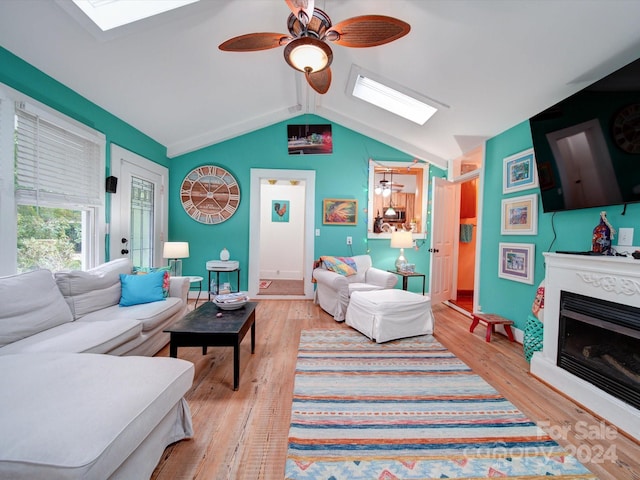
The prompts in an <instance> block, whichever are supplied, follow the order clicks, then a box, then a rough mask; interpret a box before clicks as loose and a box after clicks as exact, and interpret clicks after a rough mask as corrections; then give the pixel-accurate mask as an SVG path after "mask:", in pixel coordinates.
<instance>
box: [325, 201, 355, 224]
mask: <svg viewBox="0 0 640 480" xmlns="http://www.w3.org/2000/svg"><path fill="white" fill-rule="evenodd" d="M322 223H323V224H325V225H356V224H357V223H358V201H357V200H351V199H336V198H325V199H324V200H322Z"/></svg>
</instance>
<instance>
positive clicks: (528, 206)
mask: <svg viewBox="0 0 640 480" xmlns="http://www.w3.org/2000/svg"><path fill="white" fill-rule="evenodd" d="M501 217H502V221H501V224H500V233H501V234H502V235H536V234H537V233H538V194H537V193H532V194H531V195H523V196H521V197H511V198H505V199H503V200H502V212H501Z"/></svg>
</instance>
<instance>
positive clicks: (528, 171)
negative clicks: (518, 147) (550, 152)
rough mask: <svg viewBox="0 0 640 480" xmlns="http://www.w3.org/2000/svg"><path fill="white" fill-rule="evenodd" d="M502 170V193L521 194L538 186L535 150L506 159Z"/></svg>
mask: <svg viewBox="0 0 640 480" xmlns="http://www.w3.org/2000/svg"><path fill="white" fill-rule="evenodd" d="M502 169H503V170H502V193H512V192H519V191H520V190H529V189H530V188H535V187H537V186H538V172H537V170H536V157H535V156H534V154H533V148H530V149H529V150H525V151H524V152H520V153H516V154H515V155H511V156H509V157H506V158H505V159H504V160H503V165H502Z"/></svg>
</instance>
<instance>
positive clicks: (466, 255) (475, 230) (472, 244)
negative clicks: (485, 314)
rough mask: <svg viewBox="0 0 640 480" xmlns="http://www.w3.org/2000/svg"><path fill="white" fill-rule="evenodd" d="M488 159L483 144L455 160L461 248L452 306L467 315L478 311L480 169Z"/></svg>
mask: <svg viewBox="0 0 640 480" xmlns="http://www.w3.org/2000/svg"><path fill="white" fill-rule="evenodd" d="M483 158H484V147H483V146H480V147H477V148H475V149H474V150H472V151H470V152H469V153H467V154H466V155H463V156H462V157H461V158H460V159H458V160H457V161H455V162H454V177H455V179H454V182H455V183H456V184H457V185H458V188H459V195H458V199H459V215H458V224H459V227H458V230H457V232H458V235H457V238H456V244H457V248H456V249H455V251H456V259H455V262H453V264H454V268H455V270H456V271H455V272H454V273H455V275H454V278H455V279H456V281H455V283H454V285H455V287H454V289H453V291H452V292H451V298H450V299H449V301H448V302H446V303H447V304H448V305H449V306H451V307H453V308H455V309H456V310H458V311H460V312H462V313H464V314H465V315H467V316H471V314H472V313H473V312H474V311H476V310H478V308H479V307H478V305H477V302H478V288H479V286H478V284H477V281H478V272H477V265H478V258H477V251H476V248H477V246H478V245H479V240H480V239H479V235H480V223H481V221H482V219H481V217H480V211H481V208H480V204H481V197H480V194H479V192H480V190H481V187H480V185H481V180H480V172H481V168H482V163H483Z"/></svg>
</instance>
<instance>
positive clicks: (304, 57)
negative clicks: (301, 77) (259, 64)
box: [284, 37, 333, 73]
mask: <svg viewBox="0 0 640 480" xmlns="http://www.w3.org/2000/svg"><path fill="white" fill-rule="evenodd" d="M284 58H285V60H286V61H287V63H288V64H289V65H290V66H292V67H293V68H295V69H296V70H300V71H301V72H307V71H308V72H309V73H314V72H319V71H321V70H324V69H325V68H327V67H328V66H329V65H331V61H332V60H333V53H332V52H331V48H329V45H327V44H326V43H325V42H323V41H321V40H318V39H315V38H312V37H300V38H296V39H295V40H292V41H291V42H289V43H288V44H287V46H286V47H285V49H284Z"/></svg>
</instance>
